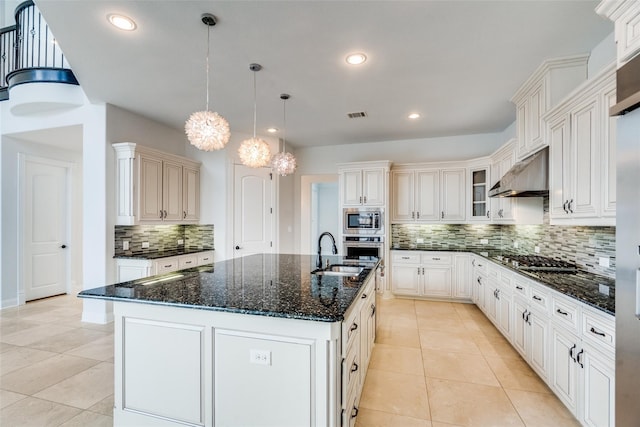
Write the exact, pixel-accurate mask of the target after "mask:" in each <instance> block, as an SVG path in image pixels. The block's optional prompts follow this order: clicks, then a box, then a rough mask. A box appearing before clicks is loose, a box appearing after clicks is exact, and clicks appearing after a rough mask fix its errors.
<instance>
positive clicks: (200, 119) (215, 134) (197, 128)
mask: <svg viewBox="0 0 640 427" xmlns="http://www.w3.org/2000/svg"><path fill="white" fill-rule="evenodd" d="M201 19H202V22H203V23H204V24H205V25H206V26H207V65H206V73H207V94H206V109H205V111H197V112H195V113H193V114H191V116H190V117H189V119H188V120H187V122H186V123H185V125H184V130H185V133H186V134H187V138H188V139H189V142H190V143H191V144H192V145H194V146H195V147H197V148H198V149H200V150H203V151H213V150H220V149H221V148H224V146H225V145H227V142H229V137H230V136H231V135H230V132H229V122H227V120H226V119H225V118H224V117H222V116H221V115H219V114H218V113H215V112H212V111H209V44H210V37H209V33H210V30H211V27H213V26H214V25H216V22H217V21H216V17H215V16H213V15H212V14H210V13H205V14H203V15H202V16H201Z"/></svg>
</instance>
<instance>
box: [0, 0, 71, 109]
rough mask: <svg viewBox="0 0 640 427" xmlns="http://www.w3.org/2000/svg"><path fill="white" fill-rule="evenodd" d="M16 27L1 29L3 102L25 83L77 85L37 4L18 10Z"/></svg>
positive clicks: (29, 3)
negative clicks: (18, 86) (13, 90)
mask: <svg viewBox="0 0 640 427" xmlns="http://www.w3.org/2000/svg"><path fill="white" fill-rule="evenodd" d="M15 18H16V25H14V26H11V27H6V28H3V29H1V30H0V101H1V100H5V99H8V90H9V89H10V88H11V87H13V86H16V85H19V84H22V83H34V82H54V83H68V84H74V85H77V84H78V81H77V80H76V78H75V76H74V75H73V72H72V71H71V67H70V65H69V63H68V62H67V59H66V58H65V56H64V53H62V49H60V46H58V43H57V41H56V39H55V37H54V36H53V34H52V33H51V30H50V29H49V26H48V25H47V23H46V22H45V20H44V17H43V16H42V14H41V13H40V11H39V10H38V8H37V7H36V5H35V4H34V3H33V1H31V0H29V1H25V2H24V3H21V4H20V5H19V6H18V7H17V8H16V13H15Z"/></svg>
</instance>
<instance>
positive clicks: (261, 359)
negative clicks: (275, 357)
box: [249, 349, 271, 366]
mask: <svg viewBox="0 0 640 427" xmlns="http://www.w3.org/2000/svg"><path fill="white" fill-rule="evenodd" d="M249 363H253V364H256V365H267V366H269V365H271V352H270V351H269V350H254V349H251V350H249Z"/></svg>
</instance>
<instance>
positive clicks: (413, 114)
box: [407, 113, 420, 120]
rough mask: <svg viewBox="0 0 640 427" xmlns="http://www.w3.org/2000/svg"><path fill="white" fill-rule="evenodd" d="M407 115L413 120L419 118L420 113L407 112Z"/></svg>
mask: <svg viewBox="0 0 640 427" xmlns="http://www.w3.org/2000/svg"><path fill="white" fill-rule="evenodd" d="M407 117H409V118H410V119H411V120H415V119H419V118H420V114H418V113H411V114H409V115H408V116H407Z"/></svg>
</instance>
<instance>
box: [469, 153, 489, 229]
mask: <svg viewBox="0 0 640 427" xmlns="http://www.w3.org/2000/svg"><path fill="white" fill-rule="evenodd" d="M468 177H469V183H468V184H467V188H469V189H470V191H469V194H468V196H467V199H468V200H469V205H468V206H467V213H468V214H469V215H468V219H469V221H473V222H476V221H480V222H486V221H489V220H490V219H491V212H490V199H489V181H490V176H489V166H488V165H487V166H481V167H472V168H469V171H468Z"/></svg>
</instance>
